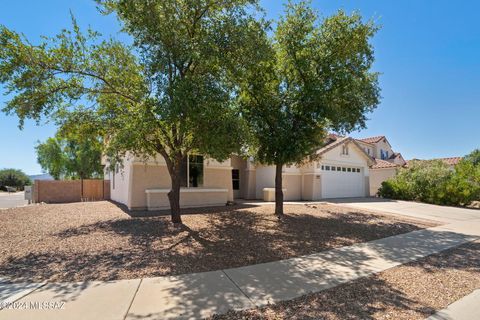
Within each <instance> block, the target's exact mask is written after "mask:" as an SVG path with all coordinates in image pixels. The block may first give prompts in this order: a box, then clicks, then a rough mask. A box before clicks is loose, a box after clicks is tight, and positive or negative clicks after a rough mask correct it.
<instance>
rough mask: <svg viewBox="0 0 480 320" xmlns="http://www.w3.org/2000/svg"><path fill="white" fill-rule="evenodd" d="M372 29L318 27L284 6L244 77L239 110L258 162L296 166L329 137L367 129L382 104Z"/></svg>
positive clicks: (340, 19) (301, 8)
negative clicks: (370, 117)
mask: <svg viewBox="0 0 480 320" xmlns="http://www.w3.org/2000/svg"><path fill="white" fill-rule="evenodd" d="M376 30H377V28H376V27H375V26H374V25H373V23H371V22H367V23H363V22H362V19H361V16H360V15H359V14H356V13H354V14H352V15H351V16H348V15H346V14H345V13H344V12H343V11H339V12H338V13H337V14H336V15H334V16H332V17H329V18H326V19H323V20H320V18H319V16H318V14H317V13H316V12H315V11H313V10H312V9H311V8H310V7H309V5H308V3H305V2H300V3H298V4H293V3H289V4H288V5H287V6H286V12H285V16H284V17H283V18H281V19H280V21H279V23H278V26H277V29H276V30H275V33H274V38H273V39H269V38H268V37H267V36H266V35H260V36H259V40H258V41H256V42H257V43H261V44H262V46H258V47H257V54H258V55H259V58H258V59H261V63H257V64H256V65H255V66H254V68H252V69H251V70H250V72H247V73H246V74H245V75H244V82H243V86H242V94H241V96H240V102H241V105H242V106H243V108H244V110H243V111H244V115H245V117H246V119H247V120H248V121H249V124H250V125H251V129H252V131H253V136H254V137H255V138H256V144H255V146H256V149H255V156H256V159H257V160H258V161H260V162H262V163H265V164H287V163H299V162H301V161H303V160H305V158H306V157H307V156H312V155H313V154H314V152H315V151H316V150H317V149H318V148H319V147H320V146H321V145H322V143H323V137H324V135H325V134H326V132H327V131H328V130H335V131H339V132H349V131H352V130H354V129H358V128H362V127H364V126H365V120H366V117H365V114H366V113H368V112H370V111H372V110H373V109H374V108H375V107H376V105H377V104H378V102H379V88H378V81H377V73H374V72H371V71H370V69H371V66H372V63H373V61H374V57H373V48H372V46H371V45H370V43H369V41H370V39H371V37H372V36H373V35H374V33H375V32H376Z"/></svg>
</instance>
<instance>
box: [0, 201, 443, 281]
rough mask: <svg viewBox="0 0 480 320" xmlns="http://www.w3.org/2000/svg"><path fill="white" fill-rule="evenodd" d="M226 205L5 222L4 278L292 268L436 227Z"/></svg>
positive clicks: (15, 212)
mask: <svg viewBox="0 0 480 320" xmlns="http://www.w3.org/2000/svg"><path fill="white" fill-rule="evenodd" d="M285 213H286V215H285V218H284V219H282V220H279V219H277V218H276V217H275V216H274V215H273V206H271V205H266V206H239V205H237V206H228V207H217V208H203V209H191V210H185V215H184V217H183V221H184V224H185V226H184V227H181V228H177V227H174V226H173V225H172V224H171V223H170V217H169V216H157V217H143V218H132V217H130V216H129V215H128V214H127V213H126V212H125V211H123V209H122V208H121V207H119V206H117V205H115V204H114V203H111V202H107V201H103V202H90V203H72V204H50V205H35V206H28V207H22V208H15V209H7V210H3V211H2V212H1V213H0V220H1V223H0V277H6V278H10V279H15V280H16V281H22V280H23V281H25V280H28V281H34V282H42V281H85V280H116V279H134V278H142V277H155V276H164V275H178V274H185V273H193V272H204V271H212V270H220V269H225V268H234V267H240V266H245V265H251V264H258V263H264V262H270V261H277V260H282V259H288V258H292V257H296V256H301V255H307V254H312V253H317V252H320V251H324V250H329V249H332V248H337V247H342V246H348V245H352V244H354V243H359V242H365V241H371V240H375V239H380V238H384V237H388V236H392V235H398V234H403V233H406V232H411V231H415V230H418V229H421V228H426V227H431V226H433V225H434V223H433V222H427V221H422V220H413V219H410V218H403V217H395V216H391V215H383V214H379V213H371V212H368V211H365V210H360V209H351V208H346V207H340V206H338V205H328V204H320V205H317V208H312V207H309V206H305V205H286V206H285Z"/></svg>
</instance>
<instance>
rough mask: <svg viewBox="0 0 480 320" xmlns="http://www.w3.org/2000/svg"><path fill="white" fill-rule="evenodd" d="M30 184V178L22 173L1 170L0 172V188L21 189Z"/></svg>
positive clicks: (19, 171)
mask: <svg viewBox="0 0 480 320" xmlns="http://www.w3.org/2000/svg"><path fill="white" fill-rule="evenodd" d="M31 183H32V181H31V180H30V178H29V177H28V176H27V175H26V174H25V173H24V172H23V171H22V170H18V169H1V170H0V188H2V189H5V190H6V188H5V187H15V188H19V189H23V187H25V186H29V185H30V184H31Z"/></svg>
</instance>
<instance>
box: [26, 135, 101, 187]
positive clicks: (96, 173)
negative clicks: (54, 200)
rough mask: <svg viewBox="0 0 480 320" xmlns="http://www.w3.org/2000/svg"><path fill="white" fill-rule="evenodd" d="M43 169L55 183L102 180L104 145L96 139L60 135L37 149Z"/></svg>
mask: <svg viewBox="0 0 480 320" xmlns="http://www.w3.org/2000/svg"><path fill="white" fill-rule="evenodd" d="M35 150H36V152H37V160H38V163H39V164H40V166H41V167H42V169H43V170H44V171H46V172H48V173H49V174H50V175H51V176H52V177H53V178H54V179H56V180H58V179H61V178H63V179H89V178H101V177H103V165H102V164H101V158H102V142H101V141H100V140H99V139H98V138H97V137H84V136H80V137H75V138H72V137H69V138H66V137H62V136H61V135H57V136H55V137H53V138H48V139H47V140H46V141H45V142H42V143H38V144H37V146H36V147H35Z"/></svg>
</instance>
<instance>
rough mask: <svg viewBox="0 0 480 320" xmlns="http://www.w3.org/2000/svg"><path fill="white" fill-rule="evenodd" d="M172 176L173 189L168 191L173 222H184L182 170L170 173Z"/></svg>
mask: <svg viewBox="0 0 480 320" xmlns="http://www.w3.org/2000/svg"><path fill="white" fill-rule="evenodd" d="M170 177H171V180H172V189H171V190H170V192H169V193H168V201H169V202H170V211H171V216H172V223H182V215H181V213H180V172H177V173H176V174H174V175H170Z"/></svg>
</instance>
